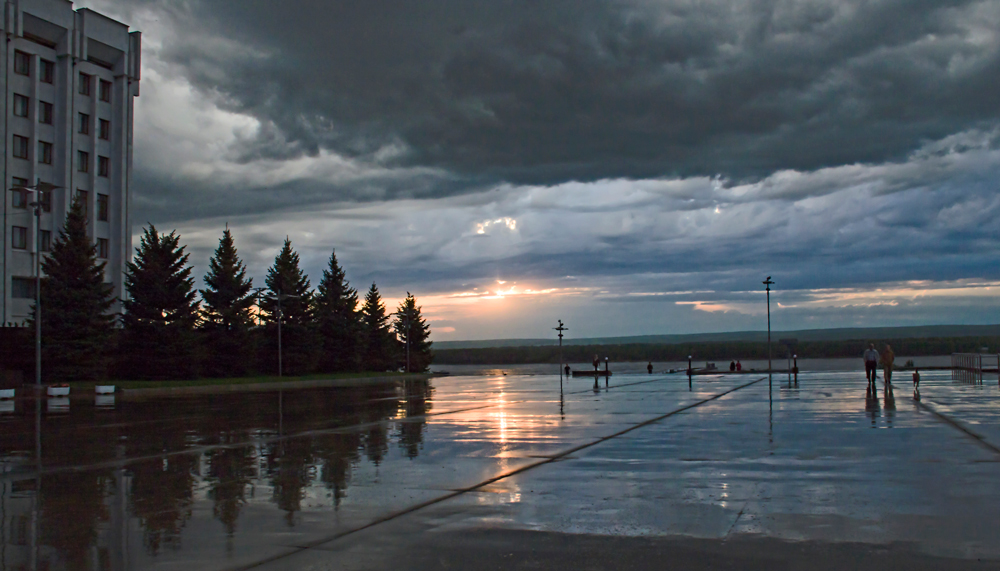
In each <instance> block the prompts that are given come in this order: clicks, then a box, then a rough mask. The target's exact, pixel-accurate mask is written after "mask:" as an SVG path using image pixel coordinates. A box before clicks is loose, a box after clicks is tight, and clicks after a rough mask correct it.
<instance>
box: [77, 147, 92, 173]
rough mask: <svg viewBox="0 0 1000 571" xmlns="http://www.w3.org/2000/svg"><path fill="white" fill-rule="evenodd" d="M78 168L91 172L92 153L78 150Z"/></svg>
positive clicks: (81, 170)
mask: <svg viewBox="0 0 1000 571" xmlns="http://www.w3.org/2000/svg"><path fill="white" fill-rule="evenodd" d="M76 170H78V171H80V172H90V153H88V152H87V151H77V152H76Z"/></svg>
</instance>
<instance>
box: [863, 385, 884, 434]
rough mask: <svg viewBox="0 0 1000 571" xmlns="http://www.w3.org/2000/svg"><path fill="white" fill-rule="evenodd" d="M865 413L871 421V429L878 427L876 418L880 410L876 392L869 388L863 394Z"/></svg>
mask: <svg viewBox="0 0 1000 571" xmlns="http://www.w3.org/2000/svg"><path fill="white" fill-rule="evenodd" d="M865 412H866V413H867V414H868V416H869V418H871V419H872V428H875V427H876V426H877V425H878V417H879V413H880V412H881V409H880V408H879V404H878V390H877V389H875V388H874V387H871V386H869V387H868V391H867V392H866V393H865Z"/></svg>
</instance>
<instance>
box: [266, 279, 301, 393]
mask: <svg viewBox="0 0 1000 571" xmlns="http://www.w3.org/2000/svg"><path fill="white" fill-rule="evenodd" d="M298 297H302V296H300V295H292V294H290V293H281V290H280V289H279V290H278V295H277V296H272V295H268V296H265V298H266V299H270V300H272V301H277V302H278V378H279V379H280V378H281V374H282V369H281V301H282V300H284V299H289V298H298Z"/></svg>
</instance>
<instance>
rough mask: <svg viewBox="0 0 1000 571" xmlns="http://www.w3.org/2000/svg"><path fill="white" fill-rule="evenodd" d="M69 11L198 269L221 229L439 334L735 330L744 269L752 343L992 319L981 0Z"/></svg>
mask: <svg viewBox="0 0 1000 571" xmlns="http://www.w3.org/2000/svg"><path fill="white" fill-rule="evenodd" d="M75 5H76V6H77V7H84V6H86V7H92V8H94V9H96V10H98V11H101V12H104V13H106V14H108V15H111V16H113V17H116V18H117V19H120V20H121V21H123V22H125V23H127V24H129V25H130V26H131V27H132V29H137V30H141V31H142V32H143V69H142V82H141V96H140V97H139V98H138V99H137V101H136V119H135V136H136V150H135V176H134V182H135V184H134V188H135V191H134V192H135V204H136V207H135V211H134V214H133V219H134V220H135V221H136V222H137V223H143V222H146V221H148V222H152V223H153V224H155V225H156V226H157V227H158V228H159V229H161V230H171V229H176V230H177V231H178V232H179V233H180V234H181V235H182V241H183V242H184V243H186V244H188V247H189V250H190V251H191V253H192V261H193V262H194V263H195V266H196V273H197V274H198V275H199V276H200V275H202V274H203V272H204V269H205V267H206V266H207V261H208V258H209V256H210V255H211V251H212V250H213V249H214V248H215V246H216V245H217V242H218V239H219V236H220V235H221V232H222V229H223V228H224V226H225V225H226V224H227V223H228V224H229V227H230V228H231V229H232V230H233V232H234V234H235V237H236V241H237V247H238V248H239V251H240V254H241V255H242V256H243V257H244V259H245V260H246V261H247V263H248V264H249V266H250V270H251V274H252V275H253V276H254V277H255V280H254V281H255V285H263V283H262V282H263V275H264V273H265V271H266V268H267V267H268V266H269V265H270V263H271V262H272V261H273V259H274V256H275V254H276V253H277V251H278V248H279V247H280V246H281V243H282V240H283V239H284V237H285V236H286V235H287V236H289V237H290V238H291V240H292V244H293V246H294V247H295V248H296V250H297V251H298V252H299V253H300V255H301V256H302V259H303V262H304V265H305V268H304V269H305V270H306V271H307V273H309V274H310V276H311V277H312V279H313V284H314V285H315V283H316V281H317V280H318V279H319V277H320V275H321V269H322V267H323V266H324V265H325V263H326V260H327V259H328V257H329V255H330V252H331V250H333V249H334V248H335V249H336V252H337V256H338V258H339V259H340V261H341V263H342V265H343V266H344V267H345V269H346V270H347V274H348V278H349V279H350V280H351V282H352V285H354V286H356V287H357V288H358V289H360V290H364V289H366V288H367V287H368V286H369V285H370V284H371V283H372V281H375V282H377V284H378V286H379V288H380V289H381V291H382V292H383V295H384V296H385V297H386V298H389V300H390V302H391V303H395V302H396V301H398V298H399V297H401V296H403V295H405V292H407V291H410V292H412V293H413V294H414V295H416V296H417V299H418V302H419V303H420V304H422V305H423V308H424V313H425V315H426V316H427V317H428V319H429V320H430V322H431V327H432V330H433V332H434V335H433V337H434V338H435V339H437V340H452V339H482V338H504V337H541V336H547V335H550V334H551V333H552V332H551V331H550V328H551V327H553V326H555V324H556V323H555V322H556V319H562V320H563V321H564V322H566V324H567V326H568V327H570V334H571V335H572V336H574V337H587V336H610V335H640V334H655V333H689V332H709V331H726V330H746V329H763V328H765V327H766V318H765V304H764V293H763V286H762V285H761V281H762V280H763V279H764V278H765V277H767V276H769V275H770V276H772V277H773V279H774V280H775V282H776V285H775V290H774V292H773V295H772V323H773V326H774V327H775V328H776V329H800V328H825V327H845V326H867V325H871V326H881V325H912V324H933V323H997V322H1000V319H998V315H1000V298H998V296H997V293H998V291H1000V290H998V287H1000V263H998V262H1000V222H998V217H1000V193H998V192H997V190H998V186H1000V176H998V175H1000V2H997V1H996V0H989V1H961V0H801V1H799V0H746V1H740V0H735V1H734V0H683V1H668V0H663V1H656V0H630V1H613V0H603V1H595V0H566V1H554V0H533V1H531V2H524V1H523V0H522V1H506V0H504V1H501V0H492V1H482V0H439V1H427V2H413V1H412V0H384V1H383V0H367V1H364V2H343V1H319V0H315V1H304V0H284V1H282V2H276V1H274V0H201V1H199V0H161V1H157V0H91V1H86V2H77V3H76V4H75ZM134 232H135V233H139V232H141V228H140V227H136V228H134ZM258 282H259V283H258ZM199 285H200V286H201V284H200V283H199Z"/></svg>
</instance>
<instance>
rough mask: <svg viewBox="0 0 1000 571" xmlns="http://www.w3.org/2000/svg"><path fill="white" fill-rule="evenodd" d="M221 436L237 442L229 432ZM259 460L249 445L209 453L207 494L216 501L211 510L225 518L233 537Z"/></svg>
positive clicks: (225, 524) (223, 522) (220, 517)
mask: <svg viewBox="0 0 1000 571" xmlns="http://www.w3.org/2000/svg"><path fill="white" fill-rule="evenodd" d="M221 440H222V442H224V443H227V444H234V443H235V442H236V441H237V438H236V437H235V436H234V435H233V434H232V433H226V434H224V435H222V438H221ZM256 460H257V459H256V456H255V454H254V449H253V448H252V447H250V446H234V447H232V448H219V449H216V450H213V451H211V452H209V453H208V479H209V489H208V497H209V498H211V499H212V502H213V503H214V506H213V507H212V514H213V515H215V517H216V518H217V519H218V520H219V521H220V522H222V525H223V526H225V528H226V535H229V536H230V537H231V536H232V535H233V533H234V532H235V531H236V520H237V518H239V516H240V510H241V509H242V508H243V505H244V504H245V503H246V488H247V486H248V485H249V484H250V480H251V478H253V476H254V469H255V466H256Z"/></svg>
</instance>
